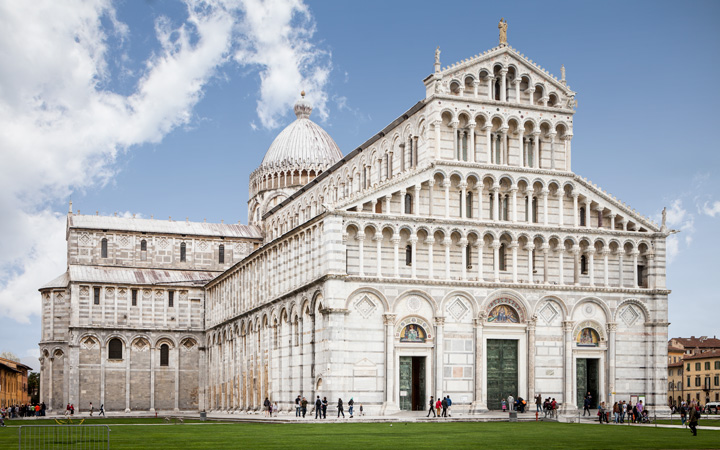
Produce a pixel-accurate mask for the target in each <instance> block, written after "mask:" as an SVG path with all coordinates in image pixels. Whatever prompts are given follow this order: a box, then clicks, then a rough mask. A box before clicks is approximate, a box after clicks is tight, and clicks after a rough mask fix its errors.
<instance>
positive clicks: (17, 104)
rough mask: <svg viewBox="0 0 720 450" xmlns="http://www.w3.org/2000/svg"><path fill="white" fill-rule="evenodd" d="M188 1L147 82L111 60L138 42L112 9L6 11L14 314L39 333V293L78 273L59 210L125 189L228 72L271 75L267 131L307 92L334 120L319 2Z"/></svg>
mask: <svg viewBox="0 0 720 450" xmlns="http://www.w3.org/2000/svg"><path fill="white" fill-rule="evenodd" d="M185 5H186V15H185V17H184V18H183V19H182V20H180V21H179V22H178V21H177V20H175V21H171V20H168V19H166V18H164V17H159V18H157V19H156V22H155V36H156V44H157V48H156V50H155V51H154V52H153V53H152V54H151V55H149V56H148V57H147V59H146V60H145V61H143V63H144V64H143V65H142V68H141V69H140V71H137V72H138V73H137V74H133V73H132V72H129V71H128V70H127V69H126V68H125V67H120V69H112V68H111V67H114V66H112V65H111V64H109V63H108V61H111V60H113V59H112V58H115V59H116V60H117V59H119V60H121V61H124V60H126V59H127V55H126V53H124V50H123V49H122V48H121V49H119V50H117V49H115V48H110V46H109V44H108V42H109V39H110V38H114V39H115V40H116V41H118V42H119V44H118V45H120V46H122V45H123V42H124V41H125V39H126V37H127V36H128V35H129V33H130V32H131V30H129V29H128V27H127V25H125V24H123V23H121V22H119V21H118V19H117V15H116V11H115V8H114V6H113V4H112V3H111V2H110V0H68V1H63V2H57V1H52V0H44V1H33V2H0V30H2V33H0V123H2V124H3V126H2V131H0V211H2V214H3V219H2V220H0V236H3V239H2V240H0V316H7V317H11V318H13V319H15V320H17V321H20V322H24V323H27V322H28V321H29V316H30V315H31V314H37V313H38V312H39V309H40V304H39V301H38V300H37V299H39V296H38V293H37V289H38V287H40V286H42V285H43V284H44V283H45V282H47V281H50V280H51V279H53V278H55V277H56V276H58V275H59V274H61V273H62V272H63V271H64V270H65V264H66V263H65V248H64V245H65V239H64V233H65V217H64V215H58V214H56V213H54V212H53V206H54V205H57V204H58V202H59V201H60V200H64V199H67V198H68V196H69V195H70V194H71V193H72V192H75V191H78V190H83V189H89V188H91V187H95V186H102V185H103V184H104V183H107V182H108V181H109V180H111V179H112V177H113V176H114V174H115V171H116V168H115V165H114V163H115V159H116V156H117V154H118V152H123V151H127V150H129V149H131V148H133V147H134V146H137V145H140V144H144V143H149V142H150V143H155V142H159V141H161V140H162V139H163V137H164V136H166V135H167V133H169V132H170V131H172V130H173V129H174V128H176V127H178V126H181V125H186V124H188V123H190V122H191V120H192V119H193V108H194V107H195V105H196V104H197V103H198V102H199V101H200V99H201V98H202V96H203V90H204V88H205V86H206V85H207V83H208V81H209V80H210V79H212V77H213V76H215V75H216V74H217V70H218V68H219V67H221V66H223V65H225V64H228V63H229V62H232V61H233V60H237V61H239V62H241V63H243V64H257V65H260V66H261V67H262V71H261V80H262V81H261V84H262V89H261V95H260V100H259V103H258V115H259V116H260V119H261V121H262V123H263V125H265V126H272V125H273V124H274V122H273V120H274V118H276V117H278V115H279V114H281V112H282V111H281V110H282V106H283V105H288V104H289V103H292V99H294V98H295V97H296V96H297V93H298V91H299V89H298V88H297V87H300V86H301V85H304V84H307V86H303V87H305V88H306V89H309V90H311V91H312V90H315V92H314V93H313V98H314V99H315V100H316V102H317V103H318V104H319V106H320V110H321V115H323V114H326V112H324V100H323V99H324V98H325V97H326V96H325V94H323V93H322V92H321V91H322V88H323V87H324V85H325V82H326V79H327V72H328V71H329V70H330V65H329V62H326V63H324V64H321V65H320V66H319V67H320V68H319V69H317V70H315V69H313V68H312V67H311V66H312V65H313V64H315V63H316V62H317V59H316V55H320V53H317V52H315V50H314V48H313V46H312V45H311V44H309V43H308V41H307V40H308V39H309V38H310V37H311V36H312V34H313V32H314V26H313V23H312V17H311V15H310V13H309V11H308V9H307V7H306V6H305V5H303V4H302V3H301V2H299V1H277V0H274V1H268V2H267V3H261V2H259V1H250V0H248V1H231V0H185ZM273 33H278V35H277V36H272V34H273ZM113 52H118V53H117V54H114V55H113V54H111V53H113ZM118 54H119V56H118ZM233 55H234V56H235V58H233ZM113 70H117V71H118V72H119V73H118V74H113V73H111V72H112V71H113ZM113 75H117V76H119V77H128V76H133V75H134V76H135V77H136V79H135V80H134V82H133V83H134V84H133V86H132V88H131V89H130V90H129V93H128V92H126V93H122V94H121V93H118V92H114V91H113V90H112V89H111V88H110V87H108V86H111V85H112V83H111V82H110V81H111V79H112V76H113ZM288 76H289V78H290V80H288V79H287V77H288Z"/></svg>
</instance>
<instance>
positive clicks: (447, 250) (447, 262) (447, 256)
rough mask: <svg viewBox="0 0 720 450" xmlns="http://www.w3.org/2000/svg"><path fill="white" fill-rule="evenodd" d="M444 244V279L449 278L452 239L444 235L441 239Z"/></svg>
mask: <svg viewBox="0 0 720 450" xmlns="http://www.w3.org/2000/svg"><path fill="white" fill-rule="evenodd" d="M443 245H444V246H445V279H446V280H449V279H450V246H451V245H452V239H450V237H445V239H444V240H443Z"/></svg>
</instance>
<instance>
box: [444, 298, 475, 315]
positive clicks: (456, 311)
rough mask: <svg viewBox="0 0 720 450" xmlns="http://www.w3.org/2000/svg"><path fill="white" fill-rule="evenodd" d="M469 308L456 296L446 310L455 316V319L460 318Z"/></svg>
mask: <svg viewBox="0 0 720 450" xmlns="http://www.w3.org/2000/svg"><path fill="white" fill-rule="evenodd" d="M469 310H470V308H468V307H467V306H466V305H465V302H463V301H462V300H460V299H459V298H456V299H455V301H454V302H452V304H450V307H448V311H449V312H450V314H451V315H452V316H453V317H454V318H455V320H460V319H462V318H463V316H465V314H466V313H467V312H468V311H469Z"/></svg>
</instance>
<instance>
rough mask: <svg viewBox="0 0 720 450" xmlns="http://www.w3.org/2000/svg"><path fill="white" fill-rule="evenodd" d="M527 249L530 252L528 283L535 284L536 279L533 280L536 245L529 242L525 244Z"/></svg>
mask: <svg viewBox="0 0 720 450" xmlns="http://www.w3.org/2000/svg"><path fill="white" fill-rule="evenodd" d="M525 250H527V252H528V283H529V284H533V283H534V282H535V280H533V252H534V250H535V246H534V245H533V244H531V243H528V244H527V245H526V246H525Z"/></svg>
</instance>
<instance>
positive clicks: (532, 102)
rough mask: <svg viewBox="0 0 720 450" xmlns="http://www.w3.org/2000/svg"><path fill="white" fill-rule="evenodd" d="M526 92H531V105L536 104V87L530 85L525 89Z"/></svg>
mask: <svg viewBox="0 0 720 450" xmlns="http://www.w3.org/2000/svg"><path fill="white" fill-rule="evenodd" d="M525 92H527V93H528V94H530V104H531V105H534V104H535V98H534V97H533V94H534V93H535V88H534V87H529V88H527V89H525Z"/></svg>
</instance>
